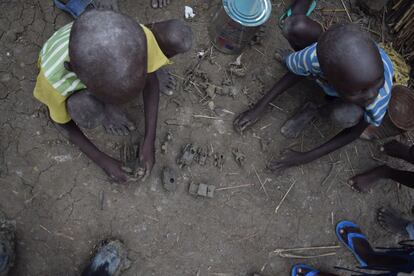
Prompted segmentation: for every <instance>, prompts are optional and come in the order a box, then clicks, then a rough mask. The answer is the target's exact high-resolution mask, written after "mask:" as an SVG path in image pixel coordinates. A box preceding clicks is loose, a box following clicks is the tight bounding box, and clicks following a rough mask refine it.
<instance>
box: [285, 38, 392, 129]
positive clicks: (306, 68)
mask: <svg viewBox="0 0 414 276" xmlns="http://www.w3.org/2000/svg"><path fill="white" fill-rule="evenodd" d="M316 45H317V43H314V44H312V45H310V46H309V47H306V48H305V49H303V50H301V51H298V52H295V53H292V54H290V55H289V56H288V57H287V58H286V61H285V62H286V66H287V67H288V69H289V70H290V71H291V72H292V73H294V74H296V75H300V76H313V77H315V78H320V77H322V78H323V77H324V75H323V72H322V70H321V68H320V64H319V61H318V56H317V54H316ZM378 49H379V51H380V54H381V58H382V62H383V64H384V79H385V82H384V86H383V87H382V88H381V89H380V91H379V93H378V96H377V98H376V99H375V101H374V102H373V103H372V104H370V105H368V106H366V107H365V115H364V118H365V120H366V121H367V122H368V123H370V124H372V125H374V126H380V125H381V123H382V120H383V119H384V116H385V114H386V113H387V109H388V104H389V102H390V100H391V89H392V81H393V75H394V69H393V66H392V62H391V60H390V58H389V57H388V55H387V54H386V53H385V51H384V50H383V49H382V48H380V47H378ZM316 82H317V83H318V84H319V86H320V87H322V89H323V91H324V92H325V94H327V95H329V96H334V97H338V96H339V95H338V92H336V90H335V89H334V88H333V87H332V86H330V85H329V84H327V83H325V82H322V81H320V80H318V79H317V80H316Z"/></svg>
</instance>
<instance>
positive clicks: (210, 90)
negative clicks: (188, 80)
mask: <svg viewBox="0 0 414 276" xmlns="http://www.w3.org/2000/svg"><path fill="white" fill-rule="evenodd" d="M206 93H207V96H209V97H210V98H211V99H214V98H215V97H216V87H215V86H214V85H211V84H209V85H208V86H207V89H206Z"/></svg>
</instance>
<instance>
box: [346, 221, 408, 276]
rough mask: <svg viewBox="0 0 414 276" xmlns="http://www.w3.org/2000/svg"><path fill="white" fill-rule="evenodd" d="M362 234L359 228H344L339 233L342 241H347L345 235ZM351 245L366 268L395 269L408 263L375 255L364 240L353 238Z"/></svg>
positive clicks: (379, 254) (401, 259)
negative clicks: (365, 264)
mask: <svg viewBox="0 0 414 276" xmlns="http://www.w3.org/2000/svg"><path fill="white" fill-rule="evenodd" d="M351 232H352V233H362V232H361V230H360V229H359V228H352V227H350V228H345V229H343V231H341V232H340V235H341V236H342V239H343V240H345V241H347V240H348V238H347V235H348V234H349V233H351ZM353 244H354V248H355V251H356V253H357V254H358V256H360V257H361V259H362V260H364V261H365V263H367V265H368V266H378V267H388V268H392V267H397V266H403V265H406V264H407V263H408V262H409V261H408V260H407V259H406V258H403V257H394V256H385V255H383V254H381V253H377V252H376V251H375V250H374V249H373V248H372V246H371V245H370V243H369V242H368V241H367V240H365V239H359V238H354V239H353Z"/></svg>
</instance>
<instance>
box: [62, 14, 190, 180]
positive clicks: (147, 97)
mask: <svg viewBox="0 0 414 276" xmlns="http://www.w3.org/2000/svg"><path fill="white" fill-rule="evenodd" d="M161 23H162V24H163V25H164V28H157V24H158V23H155V24H152V25H151V27H152V31H153V32H154V35H155V36H156V37H163V43H160V44H159V46H160V48H161V50H162V51H163V52H164V53H168V54H166V55H167V56H168V57H172V56H173V55H175V54H178V53H183V52H185V51H187V50H188V47H191V43H190V46H188V45H187V44H186V45H184V46H182V45H176V43H177V36H176V35H175V36H174V37H173V39H170V40H169V39H168V38H169V37H171V35H174V32H173V29H174V26H173V27H171V28H170V29H168V28H165V22H161ZM176 23H177V22H175V21H173V22H172V23H171V24H176ZM185 39H192V37H186V38H185ZM182 40H184V38H182ZM66 66H67V69H70V68H71V66H70V64H67V65H66ZM143 87H144V88H143V89H142V92H143V102H144V113H145V135H144V141H143V142H142V144H141V146H140V151H139V160H140V166H141V168H140V171H141V173H142V174H141V176H142V179H145V178H146V177H147V176H148V175H149V174H150V173H151V170H152V168H153V166H154V163H155V137H156V129H157V117H158V105H159V98H160V95H159V94H160V85H159V79H158V76H157V72H154V73H149V74H147V76H146V78H145V83H144V86H143ZM132 100H135V96H134V95H131V96H130V97H124V98H123V99H121V101H122V102H129V101H132ZM97 101H99V103H100V104H102V103H103V104H104V106H105V115H106V117H107V118H106V120H105V121H104V122H103V124H104V126H105V123H107V122H108V121H111V120H112V121H113V122H114V126H113V127H111V131H112V132H113V133H114V134H119V135H126V134H128V132H129V130H131V128H132V127H131V126H128V124H129V123H128V122H129V121H125V120H124V119H123V118H121V119H122V120H121V123H120V124H119V118H120V117H119V116H121V115H120V111H119V108H118V106H116V105H112V104H111V103H107V102H105V100H104V99H99V97H97ZM116 121H118V124H115V123H116ZM58 126H59V128H60V129H61V130H63V132H64V134H66V136H67V137H68V139H69V141H70V142H72V143H73V144H75V145H77V146H78V147H79V149H80V150H81V151H82V152H84V153H85V155H86V156H88V157H89V158H90V159H91V160H92V161H94V162H95V163H96V164H97V165H98V166H99V167H100V168H102V169H103V170H104V171H105V173H106V174H107V175H108V176H109V177H110V178H111V179H112V180H113V181H115V182H120V183H122V182H126V181H128V180H129V179H131V178H130V176H129V174H128V173H127V172H126V171H124V170H123V168H122V166H123V164H122V163H121V162H120V161H118V160H116V159H114V158H112V157H110V156H108V155H107V154H105V153H103V152H102V151H100V150H99V149H98V148H97V147H96V146H95V145H94V144H93V143H92V142H91V141H90V140H89V139H88V138H87V137H86V136H85V135H84V134H83V132H82V131H81V129H80V128H79V127H78V126H77V125H76V123H75V122H74V121H70V122H69V123H66V124H58Z"/></svg>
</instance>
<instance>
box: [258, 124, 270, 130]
mask: <svg viewBox="0 0 414 276" xmlns="http://www.w3.org/2000/svg"><path fill="white" fill-rule="evenodd" d="M271 125H272V123H270V124H267V125H265V126H262V127H261V128H260V130H264V129H266V128H268V127H270V126H271Z"/></svg>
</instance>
